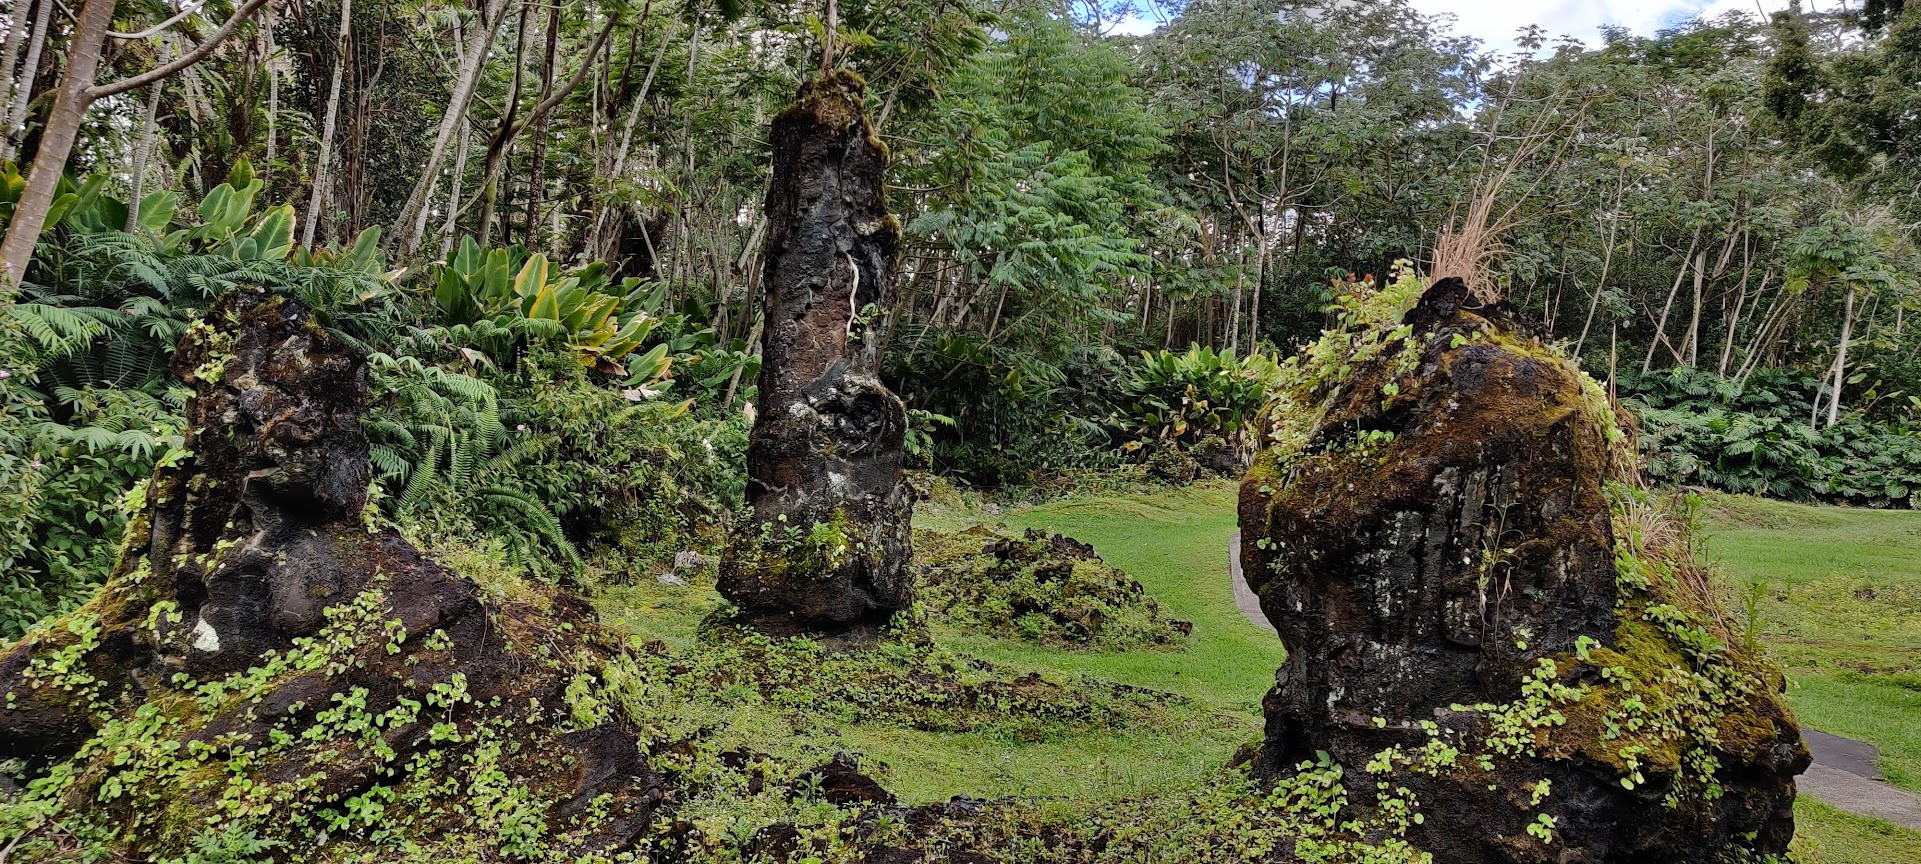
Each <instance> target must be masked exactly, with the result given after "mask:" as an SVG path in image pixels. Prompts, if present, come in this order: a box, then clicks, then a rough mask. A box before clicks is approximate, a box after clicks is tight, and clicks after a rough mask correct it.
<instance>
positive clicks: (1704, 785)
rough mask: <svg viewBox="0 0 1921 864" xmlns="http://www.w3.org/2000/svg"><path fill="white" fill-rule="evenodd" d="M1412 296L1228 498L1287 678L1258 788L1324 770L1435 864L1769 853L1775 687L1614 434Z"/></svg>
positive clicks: (1449, 301) (1368, 303) (1270, 713)
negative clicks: (1314, 767) (1236, 504)
mask: <svg viewBox="0 0 1921 864" xmlns="http://www.w3.org/2000/svg"><path fill="white" fill-rule="evenodd" d="M1412 285H1413V280H1412V277H1406V278H1403V279H1402V280H1401V281H1400V283H1398V284H1397V285H1396V286H1394V287H1391V288H1389V289H1387V290H1385V291H1384V292H1382V293H1381V294H1379V295H1376V296H1373V297H1368V298H1364V299H1357V300H1355V301H1354V302H1351V303H1350V305H1349V306H1348V308H1347V310H1346V312H1345V314H1344V315H1343V327H1342V328H1341V329H1338V330H1335V331H1331V332H1330V333H1329V334H1328V335H1327V337H1326V338H1324V339H1323V340H1322V342H1321V344H1319V345H1317V346H1314V347H1312V348H1310V349H1309V351H1308V352H1306V353H1305V354H1304V355H1303V359H1301V360H1299V361H1297V362H1296V364H1295V366H1294V367H1293V368H1294V371H1295V372H1296V374H1297V375H1298V376H1299V378H1298V380H1300V381H1301V382H1302V386H1301V387H1300V389H1299V391H1298V392H1296V393H1294V394H1291V395H1292V397H1293V398H1294V400H1295V403H1296V408H1297V411H1296V412H1295V415H1294V416H1295V417H1296V418H1298V419H1297V420H1296V421H1295V422H1297V423H1300V424H1301V425H1300V426H1299V427H1297V428H1294V429H1277V430H1276V434H1275V435H1274V438H1275V439H1276V440H1277V441H1280V442H1282V443H1281V444H1280V445H1278V446H1275V447H1273V448H1270V450H1269V451H1268V452H1266V453H1265V454H1263V455H1262V456H1261V457H1260V458H1259V459H1258V460H1257V462H1256V464H1255V466H1254V468H1253V469H1252V471H1251V472H1250V473H1249V474H1248V476H1247V477H1246V479H1245V480H1244V481H1243V486H1242V495H1241V507H1240V511H1241V512H1240V520H1241V527H1242V531H1243V536H1244V537H1245V538H1246V540H1245V541H1244V545H1243V548H1242V550H1241V555H1242V560H1243V563H1244V565H1245V566H1244V569H1245V571H1246V573H1247V578H1248V581H1249V583H1250V585H1251V586H1252V587H1253V588H1254V590H1255V591H1256V592H1257V593H1258V594H1259V595H1260V599H1261V607H1262V609H1263V611H1265V612H1266V614H1267V618H1268V620H1269V621H1271V622H1273V623H1274V625H1275V627H1276V628H1277V629H1278V630H1279V632H1280V635H1281V638H1282V640H1283V641H1285V642H1286V644H1287V647H1288V649H1289V654H1290V656H1289V658H1288V661H1287V663H1286V665H1285V666H1283V667H1282V668H1281V670H1280V671H1279V672H1278V673H1277V675H1276V686H1275V688H1274V689H1273V690H1272V691H1271V692H1270V693H1269V694H1268V697H1267V699H1266V703H1265V713H1266V716H1267V732H1266V740H1265V744H1264V746H1263V751H1262V754H1261V757H1260V761H1259V768H1260V770H1261V771H1262V772H1263V773H1265V774H1266V775H1268V776H1270V777H1280V776H1289V775H1291V774H1293V773H1294V772H1296V771H1299V770H1301V766H1304V765H1310V764H1316V763H1320V764H1324V763H1325V760H1327V759H1331V760H1332V761H1333V762H1334V763H1335V764H1338V765H1340V766H1343V767H1344V768H1345V769H1346V774H1345V779H1344V781H1343V782H1344V783H1345V784H1346V785H1347V788H1348V792H1349V793H1350V799H1351V800H1352V801H1353V802H1354V803H1353V804H1352V805H1350V807H1351V809H1354V810H1357V811H1366V812H1367V813H1369V814H1371V816H1372V817H1373V818H1376V819H1384V820H1385V821H1386V822H1387V823H1388V824H1398V825H1399V826H1400V828H1399V831H1400V832H1401V833H1403V834H1404V835H1405V836H1406V837H1408V838H1409V839H1410V840H1411V841H1412V842H1413V843H1414V844H1415V845H1416V846H1418V847H1420V848H1423V849H1426V850H1427V851H1429V852H1431V853H1433V854H1434V856H1435V860H1436V861H1441V862H1450V864H1454V862H1472V864H1478V862H1490V864H1492V862H1504V864H1505V862H1514V864H1519V862H1543V864H1545V862H1565V861H1581V862H1630V861H1632V862H1681V861H1688V862H1709V861H1720V860H1746V859H1745V858H1743V857H1742V856H1758V855H1765V854H1782V853H1784V852H1785V851H1786V849H1787V844H1788V841H1789V839H1790V837H1791V836H1792V833H1793V814H1792V809H1791V805H1792V803H1793V800H1794V780H1793V778H1794V775H1796V774H1798V773H1800V771H1801V770H1802V769H1803V768H1804V767H1805V766H1806V764H1807V761H1808V756H1807V751H1806V750H1805V748H1804V747H1803V746H1802V744H1801V740H1800V733H1799V731H1798V730H1797V728H1796V726H1795V724H1794V721H1793V720H1792V718H1791V717H1790V715H1789V713H1788V711H1787V709H1786V708H1785V707H1784V701H1783V698H1782V696H1781V694H1780V689H1781V686H1782V680H1781V677H1780V675H1779V673H1778V672H1777V671H1776V670H1775V669H1774V667H1772V666H1771V665H1770V664H1769V663H1767V661H1766V660H1765V659H1764V658H1762V657H1760V656H1756V655H1755V654H1753V653H1750V652H1751V651H1752V650H1754V649H1753V648H1752V646H1751V645H1748V644H1744V643H1743V642H1742V640H1739V639H1738V638H1735V635H1734V634H1733V633H1731V632H1730V630H1729V627H1728V625H1727V623H1726V621H1725V618H1724V616H1722V614H1721V613H1720V612H1719V611H1718V609H1717V606H1716V602H1715V597H1714V593H1713V591H1712V590H1711V589H1710V588H1709V586H1708V584H1707V580H1706V576H1705V575H1704V568H1703V567H1702V566H1700V565H1699V564H1698V563H1697V562H1696V561H1695V560H1694V558H1693V556H1692V552H1691V550H1690V548H1689V545H1688V543H1687V542H1686V539H1685V537H1684V536H1683V534H1682V532H1681V531H1680V530H1679V529H1678V528H1677V527H1676V526H1675V525H1674V523H1673V521H1672V520H1671V519H1669V518H1667V517H1666V516H1664V515H1663V513H1662V511H1661V509H1660V508H1659V507H1658V506H1656V503H1655V502H1654V501H1653V500H1652V499H1651V498H1649V496H1648V495H1647V494H1646V493H1644V492H1642V491H1640V486H1641V483H1640V478H1639V470H1638V467H1637V464H1636V463H1635V461H1634V457H1633V455H1632V454H1633V450H1632V444H1631V441H1630V440H1629V438H1628V436H1629V434H1630V433H1628V432H1627V431H1626V430H1624V429H1623V428H1622V425H1621V421H1620V420H1619V419H1617V414H1616V411H1615V409H1614V408H1613V407H1612V406H1611V405H1610V403H1609V401H1608V400H1607V398H1606V396H1605V395H1604V394H1603V393H1602V392H1601V391H1600V389H1599V388H1598V387H1597V386H1596V385H1595V383H1594V382H1593V381H1592V380H1591V379H1589V378H1588V377H1587V376H1585V375H1584V374H1582V373H1581V371H1580V370H1579V369H1578V368H1576V367H1575V366H1574V364H1573V363H1571V362H1570V361H1568V360H1567V359H1565V358H1564V357H1562V356H1560V355H1559V354H1557V353H1555V352H1554V351H1552V350H1550V349H1549V348H1547V347H1545V346H1544V345H1542V344H1541V343H1540V342H1538V341H1535V340H1533V339H1530V338H1528V337H1526V336H1525V335H1523V334H1522V333H1520V332H1519V329H1518V327H1517V326H1516V325H1515V323H1514V321H1513V319H1512V316H1511V313H1510V311H1509V310H1507V309H1506V308H1505V307H1502V306H1499V305H1490V306H1486V307H1474V308H1463V305H1462V304H1463V303H1464V302H1466V300H1467V298H1466V292H1465V291H1464V290H1463V289H1462V286H1461V285H1460V283H1459V280H1451V279H1450V280H1442V281H1441V282H1439V283H1437V284H1435V285H1434V286H1433V287H1432V288H1431V289H1429V290H1427V291H1426V292H1425V293H1424V294H1422V295H1421V296H1420V297H1419V298H1418V302H1415V296H1414V290H1413V287H1412ZM1397 292H1398V293H1397ZM1322 754H1325V755H1324V756H1323V755H1322Z"/></svg>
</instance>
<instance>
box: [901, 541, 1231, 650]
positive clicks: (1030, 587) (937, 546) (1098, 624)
mask: <svg viewBox="0 0 1921 864" xmlns="http://www.w3.org/2000/svg"><path fill="white" fill-rule="evenodd" d="M914 544H915V548H916V550H917V551H918V555H919V558H920V562H921V592H922V594H921V597H922V602H923V604H924V605H925V606H926V608H927V610H928V612H929V614H930V615H933V616H936V617H938V618H939V619H941V620H943V621H945V622H947V623H949V624H952V625H953V626H955V627H958V628H961V629H963V630H967V631H969V632H979V633H988V634H992V635H995V636H1001V637H1006V638H1019V639H1025V640H1028V641H1030V642H1035V643H1039V644H1042V645H1047V646H1050V647H1056V648H1085V649H1096V650H1102V651H1126V650H1129V649H1135V648H1147V647H1165V646H1172V645H1179V644H1180V643H1181V641H1182V640H1184V639H1185V638H1186V637H1187V635H1188V634H1189V633H1191V632H1192V631H1193V629H1194V625H1193V624H1191V623H1189V622H1186V621H1180V620H1176V619H1173V618H1169V617H1167V615H1166V614H1165V613H1164V612H1162V610H1161V605H1160V603H1159V602H1158V601H1156V600H1155V599H1154V597H1153V596H1152V595H1150V594H1148V593H1147V589H1145V588H1143V587H1142V586H1141V583H1139V582H1137V581H1135V580H1134V577H1132V576H1129V575H1128V574H1127V573H1126V572H1124V571H1122V570H1120V569H1119V568H1116V567H1114V566H1112V565H1109V564H1108V563H1107V562H1105V561H1102V560H1101V557H1100V556H1099V555H1096V554H1095V553H1094V547H1092V546H1089V545H1087V544H1085V543H1081V542H1079V541H1076V540H1074V539H1073V538H1071V537H1063V536H1061V535H1059V534H1046V533H1043V532H1039V531H1034V530H1031V529H1030V530H1028V531H1027V532H1026V533H1025V534H1024V535H1021V536H1013V535H1010V534H1006V533H1002V532H1000V531H996V530H994V529H992V528H989V527H987V526H985V525H977V526H975V527H973V528H970V529H967V530H965V531H960V532H956V533H952V534H941V533H937V532H933V531H917V532H915V536H914Z"/></svg>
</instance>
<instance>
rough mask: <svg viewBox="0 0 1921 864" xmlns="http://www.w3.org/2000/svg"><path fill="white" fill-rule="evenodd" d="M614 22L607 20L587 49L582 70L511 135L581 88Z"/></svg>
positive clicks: (610, 19)
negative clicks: (581, 83)
mask: <svg viewBox="0 0 1921 864" xmlns="http://www.w3.org/2000/svg"><path fill="white" fill-rule="evenodd" d="M614 21H615V19H614V18H612V17H609V18H608V19H607V26H605V27H602V28H600V35H599V36H597V37H595V38H594V44H593V47H591V48H588V49H587V57H586V59H584V60H581V61H580V68H579V69H576V70H574V75H573V77H572V78H569V79H568V80H567V83H566V84H565V85H563V86H561V87H559V88H556V89H555V90H554V92H552V93H550V94H548V96H547V98H546V99H543V100H541V102H540V103H539V104H537V105H535V106H534V110H532V111H529V112H527V117H526V118H525V119H523V120H521V121H520V124H519V125H518V126H515V127H514V129H513V132H512V133H511V134H513V135H519V134H520V131H521V130H522V129H525V128H527V126H528V124H530V123H533V122H534V121H535V120H537V119H539V117H540V116H541V115H543V114H546V113H547V112H549V111H552V110H554V106H556V105H559V104H560V102H561V100H563V99H566V98H567V96H568V94H571V93H573V92H574V90H575V89H577V88H579V87H580V82H581V81H582V80H583V79H585V78H586V77H587V71H588V70H589V69H590V68H591V67H592V66H593V65H594V58H595V57H596V56H599V54H600V49H602V48H604V47H606V46H607V37H608V36H609V35H611V34H612V33H613V32H614Z"/></svg>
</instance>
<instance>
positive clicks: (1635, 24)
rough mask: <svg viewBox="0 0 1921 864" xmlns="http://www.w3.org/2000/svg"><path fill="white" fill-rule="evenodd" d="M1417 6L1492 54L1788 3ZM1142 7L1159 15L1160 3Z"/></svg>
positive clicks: (1686, 0) (1712, 0) (1130, 26)
mask: <svg viewBox="0 0 1921 864" xmlns="http://www.w3.org/2000/svg"><path fill="white" fill-rule="evenodd" d="M1412 2H1413V4H1414V7H1415V8H1417V9H1419V10H1421V11H1422V12H1425V13H1427V14H1429V15H1439V14H1444V13H1445V14H1452V15H1454V16H1455V24H1454V31H1455V32H1456V33H1462V34H1466V35H1469V36H1475V37H1478V38H1479V39H1480V40H1481V44H1482V45H1483V46H1484V47H1486V48H1489V49H1494V50H1502V49H1507V48H1511V47H1513V45H1514V34H1515V31H1517V30H1519V29H1520V28H1521V27H1523V26H1526V25H1528V24H1539V25H1541V26H1542V27H1543V28H1546V30H1547V32H1548V37H1549V41H1550V42H1552V41H1553V39H1554V37H1557V36H1562V35H1568V36H1573V37H1574V38H1576V39H1579V40H1581V41H1583V42H1585V43H1587V44H1589V45H1597V44H1599V43H1600V41H1601V27H1602V26H1603V25H1619V26H1622V27H1626V28H1627V29H1629V30H1631V31H1633V32H1635V33H1637V34H1639V35H1642V36H1651V35H1653V34H1654V32H1655V31H1657V30H1660V29H1662V28H1664V27H1667V26H1670V25H1672V24H1675V23H1678V22H1681V21H1686V20H1688V19H1689V18H1692V17H1694V16H1696V15H1702V14H1706V15H1709V16H1713V15H1718V14H1720V13H1722V12H1726V11H1728V10H1731V9H1743V10H1746V11H1748V12H1754V13H1757V14H1758V13H1759V12H1760V11H1767V12H1773V11H1775V10H1778V9H1783V8H1786V7H1787V5H1788V0H1412ZM1843 3H1847V4H1848V5H1851V6H1854V7H1856V8H1859V6H1860V0H1802V4H1801V5H1802V7H1803V8H1805V9H1810V10H1827V9H1830V8H1833V7H1834V6H1837V5H1840V4H1843ZM1141 5H1143V6H1145V7H1147V8H1148V9H1149V10H1154V9H1155V8H1156V7H1155V4H1153V3H1151V2H1148V3H1142V4H1141ZM1154 17H1155V16H1154V13H1153V12H1152V11H1150V12H1149V13H1148V15H1147V17H1145V18H1134V19H1130V20H1128V21H1126V22H1123V23H1122V25H1121V27H1120V31H1121V32H1129V33H1145V32H1147V31H1149V30H1153V29H1154V28H1155V27H1158V26H1159V23H1158V22H1157V21H1155V20H1153V18H1154Z"/></svg>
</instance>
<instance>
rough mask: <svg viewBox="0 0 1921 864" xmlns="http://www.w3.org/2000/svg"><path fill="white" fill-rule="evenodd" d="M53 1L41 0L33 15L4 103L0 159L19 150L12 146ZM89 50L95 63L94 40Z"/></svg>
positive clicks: (16, 140)
mask: <svg viewBox="0 0 1921 864" xmlns="http://www.w3.org/2000/svg"><path fill="white" fill-rule="evenodd" d="M15 2H19V0H15ZM53 5H54V4H53V0H42V2H41V3H40V6H39V9H38V10H37V12H36V14H35V16H34V19H33V38H32V40H31V41H29V42H28V43H27V60H26V62H25V63H22V64H21V65H20V79H19V80H20V86H19V88H18V89H17V90H16V91H15V93H14V96H13V101H12V103H11V104H9V105H8V106H7V115H6V124H7V125H6V130H5V132H6V136H5V140H4V141H0V159H12V158H13V157H14V156H16V155H18V154H19V150H18V149H16V148H18V147H19V146H20V132H21V130H22V129H23V128H25V126H26V125H27V107H28V105H29V104H30V103H32V102H33V84H34V81H35V80H36V79H37V78H39V71H40V52H41V51H42V50H43V49H45V48H46V45H47V28H48V27H49V26H50V25H51V23H52V20H53ZM93 50H94V62H95V63H96V65H97V64H98V62H99V52H100V47H99V45H98V43H96V44H95V46H94V49H93ZM67 68H68V69H72V68H73V65H72V59H69V60H68V66H67ZM88 83H92V82H88Z"/></svg>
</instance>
